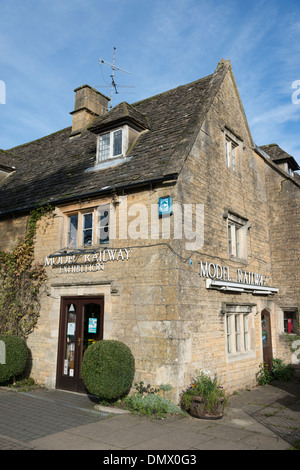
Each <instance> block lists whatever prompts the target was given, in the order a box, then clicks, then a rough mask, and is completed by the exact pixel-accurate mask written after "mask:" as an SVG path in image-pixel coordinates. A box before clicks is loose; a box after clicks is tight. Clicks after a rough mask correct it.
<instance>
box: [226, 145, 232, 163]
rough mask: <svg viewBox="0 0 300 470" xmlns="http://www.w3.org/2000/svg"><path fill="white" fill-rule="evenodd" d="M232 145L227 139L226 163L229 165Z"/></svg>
mask: <svg viewBox="0 0 300 470" xmlns="http://www.w3.org/2000/svg"><path fill="white" fill-rule="evenodd" d="M230 147H231V145H230V142H229V141H228V140H226V163H227V166H228V167H230Z"/></svg>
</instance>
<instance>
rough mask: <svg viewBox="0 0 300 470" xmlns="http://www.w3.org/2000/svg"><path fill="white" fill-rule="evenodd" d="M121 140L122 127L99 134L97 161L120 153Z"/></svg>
mask: <svg viewBox="0 0 300 470" xmlns="http://www.w3.org/2000/svg"><path fill="white" fill-rule="evenodd" d="M122 142H123V139H122V129H117V130H115V131H110V132H107V133H105V134H101V135H100V136H99V141H98V162H100V161H104V160H109V159H110V158H114V157H117V156H119V155H122Z"/></svg>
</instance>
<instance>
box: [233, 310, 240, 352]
mask: <svg viewBox="0 0 300 470" xmlns="http://www.w3.org/2000/svg"><path fill="white" fill-rule="evenodd" d="M234 322H235V347H236V350H237V351H240V350H241V335H240V317H239V315H235V317H234Z"/></svg>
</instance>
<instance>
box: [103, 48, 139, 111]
mask: <svg viewBox="0 0 300 470" xmlns="http://www.w3.org/2000/svg"><path fill="white" fill-rule="evenodd" d="M115 58H116V48H115V47H114V53H113V63H112V64H111V63H109V62H106V61H105V60H103V59H101V57H100V59H99V64H104V65H108V66H109V67H110V68H111V75H110V77H111V84H110V85H96V86H98V87H103V86H104V87H105V86H109V87H110V89H111V90H110V106H109V107H110V109H111V108H112V98H113V92H114V91H115V93H116V95H117V94H118V93H119V92H118V88H117V87H127V88H133V87H134V86H133V85H127V86H126V85H117V84H116V82H115V79H114V76H115V70H118V71H120V72H124V73H127V74H130V72H127V70H124V69H121V68H120V67H117V66H116V65H115Z"/></svg>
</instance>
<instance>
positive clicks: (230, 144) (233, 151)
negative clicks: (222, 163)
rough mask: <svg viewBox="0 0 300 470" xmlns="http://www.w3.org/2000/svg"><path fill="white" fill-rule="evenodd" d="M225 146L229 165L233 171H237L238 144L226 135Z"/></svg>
mask: <svg viewBox="0 0 300 470" xmlns="http://www.w3.org/2000/svg"><path fill="white" fill-rule="evenodd" d="M225 148H226V164H227V167H228V168H231V169H232V170H233V171H236V161H237V152H238V145H237V143H235V142H234V141H233V140H231V139H229V138H228V137H226V142H225Z"/></svg>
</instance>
